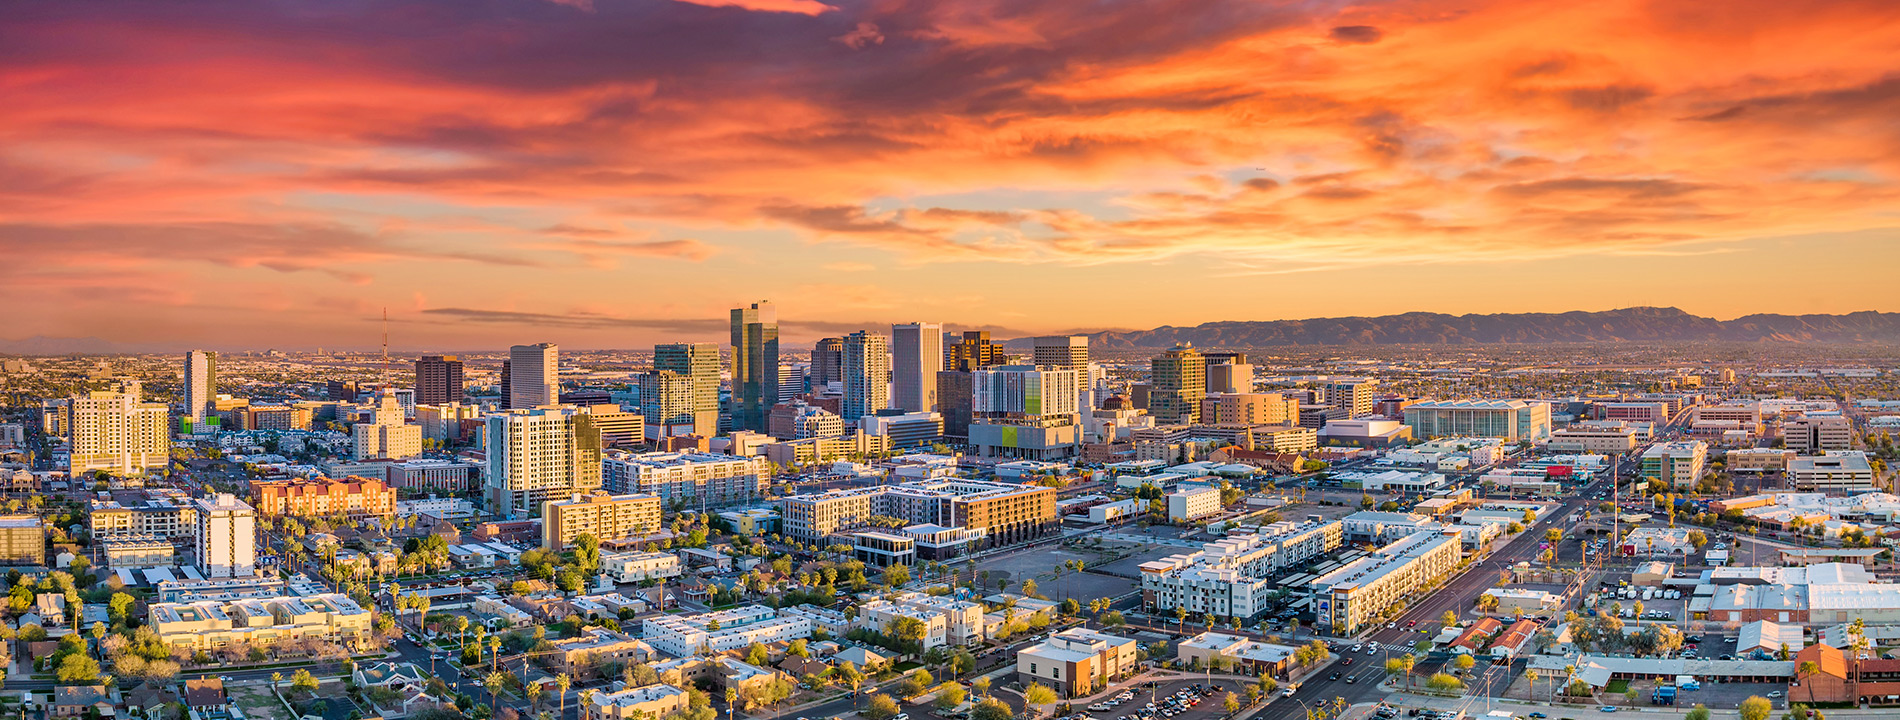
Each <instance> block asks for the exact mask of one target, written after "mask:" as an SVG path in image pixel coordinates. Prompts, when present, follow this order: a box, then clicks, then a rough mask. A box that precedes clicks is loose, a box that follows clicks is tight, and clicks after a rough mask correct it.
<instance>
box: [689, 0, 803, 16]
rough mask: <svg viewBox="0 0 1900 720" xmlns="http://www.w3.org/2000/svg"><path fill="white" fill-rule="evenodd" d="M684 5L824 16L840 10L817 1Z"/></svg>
mask: <svg viewBox="0 0 1900 720" xmlns="http://www.w3.org/2000/svg"><path fill="white" fill-rule="evenodd" d="M678 1H679V2H683V3H691V4H694V5H704V6H706V7H715V8H739V9H742V10H753V11H756V12H775V13H793V14H797V15H822V14H824V13H828V12H831V11H833V10H837V9H838V8H835V7H832V6H830V5H826V4H824V3H821V2H817V1H816V0H678Z"/></svg>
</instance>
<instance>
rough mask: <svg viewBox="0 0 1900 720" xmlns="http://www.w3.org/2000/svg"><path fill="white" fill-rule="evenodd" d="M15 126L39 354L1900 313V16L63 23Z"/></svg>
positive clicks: (10, 205) (1533, 9) (499, 9)
mask: <svg viewBox="0 0 1900 720" xmlns="http://www.w3.org/2000/svg"><path fill="white" fill-rule="evenodd" d="M0 105H4V109H3V110H0V307H6V308H9V309H10V310H11V312H9V313H7V314H6V321H5V323H3V324H0V338H20V337H27V336H35V335H40V336H54V337H99V338H106V339H109V340H113V341H118V342H126V343H146V344H151V343H165V344H179V343H183V344H192V345H204V346H209V347H266V346H270V347H284V348H304V347H317V346H328V347H333V348H335V347H371V346H374V345H376V344H377V343H378V342H379V341H380V332H381V327H380V320H379V318H380V317H381V313H382V312H383V310H384V309H385V308H387V310H388V313H389V317H390V334H391V344H392V346H393V347H397V348H407V349H430V348H438V349H439V348H450V349H475V348H485V347H497V348H498V347H505V346H506V345H509V344H514V343H526V342H543V341H546V342H558V343H562V344H563V345H565V346H569V347H585V348H638V347H645V346H648V345H650V344H652V343H655V342H665V341H677V340H707V341H715V340H722V339H723V338H724V336H725V325H724V323H725V317H726V313H727V310H728V309H729V308H732V307H735V306H738V305H739V304H741V303H747V302H753V301H758V300H771V301H773V302H775V303H776V304H777V305H778V307H779V311H780V315H781V318H782V319H783V320H784V321H785V322H786V335H787V336H788V338H790V339H792V340H794V341H802V340H807V339H810V338H812V337H816V336H818V335H821V334H828V333H834V332H838V331H841V330H848V329H854V328H857V327H864V326H876V325H878V324H888V323H892V322H913V321H925V322H941V323H946V324H948V325H950V326H952V327H954V328H958V329H962V328H990V329H992V330H994V331H996V332H997V333H998V334H999V335H1003V336H1008V335H1013V334H1027V333H1042V332H1057V331H1074V330H1093V329H1106V328H1147V327H1153V326H1158V325H1192V324H1196V323H1201V322H1208V321H1217V320H1274V319H1290V318H1306V317H1335V316H1345V315H1383V314H1395V313H1401V312H1409V311H1432V312H1450V313H1489V312H1537V311H1567V310H1603V309H1610V308H1617V307H1629V306H1635V305H1655V306H1675V307H1680V308H1682V309H1684V310H1686V311H1689V312H1692V313H1697V314H1702V315H1709V316H1714V317H1719V318H1731V317H1735V316H1738V315H1743V314H1749V313H1756V312H1782V313H1838V312H1851V311H1858V310H1888V311H1891V310H1900V283H1894V282H1892V280H1891V278H1890V277H1887V276H1888V275H1889V274H1890V272H1889V273H1881V272H1879V271H1880V270H1881V269H1885V270H1887V271H1892V270H1894V269H1900V191H1897V190H1900V188H1896V182H1897V181H1900V3H1895V2H1892V1H1891V0H1864V1H1856V0H1841V1H1837V2H1796V1H1790V0H1730V1H1727V2H1719V3H1711V2H1706V1H1703V0H1679V1H1671V0H1647V1H1644V0H1593V1H1592V2H1574V1H1573V0H1410V1H1405V0H1400V1H1395V2H1345V1H1339V2H1270V1H1263V0H1089V1H1082V0H1036V1H1035V2H1023V1H1022V0H955V1H948V2H922V1H916V0H863V1H856V2H854V1H848V0H690V1H681V0H558V1H549V0H388V1H385V2H367V1H364V0H323V1H320V2H319V1H307V2H304V1H297V0H271V1H269V2H257V1H256V0H195V1H193V2H176V1H175V0H166V1H163V2H141V1H139V0H128V1H126V2H115V3H74V2H65V1H62V0H20V1H19V2H14V3H9V4H8V18H7V20H6V22H4V23H0ZM1869 271H1872V272H1869Z"/></svg>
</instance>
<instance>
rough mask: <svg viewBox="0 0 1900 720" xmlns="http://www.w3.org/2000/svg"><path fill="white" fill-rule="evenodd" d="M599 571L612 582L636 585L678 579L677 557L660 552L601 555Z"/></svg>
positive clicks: (678, 564)
mask: <svg viewBox="0 0 1900 720" xmlns="http://www.w3.org/2000/svg"><path fill="white" fill-rule="evenodd" d="M600 571H601V573H603V574H605V575H607V576H608V577H611V578H613V579H614V582H620V583H636V582H640V581H642V580H648V579H664V578H670V577H679V574H680V571H681V567H680V559H679V556H677V555H674V554H672V553H661V552H626V553H614V552H609V553H601V554H600Z"/></svg>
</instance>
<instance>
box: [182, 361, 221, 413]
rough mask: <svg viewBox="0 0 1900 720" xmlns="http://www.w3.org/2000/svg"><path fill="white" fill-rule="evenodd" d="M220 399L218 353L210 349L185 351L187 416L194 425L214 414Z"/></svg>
mask: <svg viewBox="0 0 1900 720" xmlns="http://www.w3.org/2000/svg"><path fill="white" fill-rule="evenodd" d="M217 400H218V354H217V353H215V352H211V351H209V350H193V351H191V352H188V353H185V417H187V418H190V419H191V424H192V427H194V428H195V427H197V426H198V424H199V423H202V422H204V419H205V415H206V414H213V413H215V411H214V410H213V409H212V404H213V403H215V402H217Z"/></svg>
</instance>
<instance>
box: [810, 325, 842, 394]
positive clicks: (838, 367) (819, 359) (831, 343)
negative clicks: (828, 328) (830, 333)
mask: <svg viewBox="0 0 1900 720" xmlns="http://www.w3.org/2000/svg"><path fill="white" fill-rule="evenodd" d="M841 382H844V338H837V337H828V338H824V339H822V340H819V341H818V344H817V345H813V346H812V348H811V389H812V392H817V391H819V390H822V389H824V387H825V384H826V383H841Z"/></svg>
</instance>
